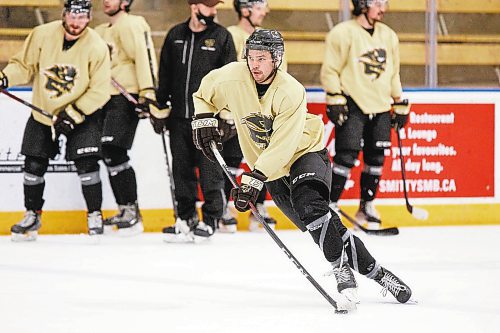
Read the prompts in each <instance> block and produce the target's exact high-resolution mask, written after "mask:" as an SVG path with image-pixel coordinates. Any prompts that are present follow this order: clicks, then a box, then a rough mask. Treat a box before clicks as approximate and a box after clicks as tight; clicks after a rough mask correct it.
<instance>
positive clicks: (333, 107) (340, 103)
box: [326, 93, 349, 126]
mask: <svg viewBox="0 0 500 333" xmlns="http://www.w3.org/2000/svg"><path fill="white" fill-rule="evenodd" d="M348 113H349V108H348V107H347V99H346V98H345V96H344V95H341V94H330V93H328V94H327V105H326V115H327V116H328V119H330V121H331V122H332V123H334V124H335V126H342V125H343V124H344V123H345V122H346V121H347V118H348Z"/></svg>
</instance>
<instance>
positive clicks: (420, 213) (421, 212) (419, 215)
mask: <svg viewBox="0 0 500 333" xmlns="http://www.w3.org/2000/svg"><path fill="white" fill-rule="evenodd" d="M396 135H397V137H398V147H399V158H400V160H401V178H402V179H403V193H404V196H405V202H406V210H408V212H409V213H410V214H412V215H413V217H415V218H416V219H419V220H427V218H428V216H429V213H428V212H427V211H426V210H425V209H422V208H418V207H413V205H411V204H410V200H409V199H408V191H407V190H406V170H405V159H404V156H403V143H402V142H401V134H399V127H396Z"/></svg>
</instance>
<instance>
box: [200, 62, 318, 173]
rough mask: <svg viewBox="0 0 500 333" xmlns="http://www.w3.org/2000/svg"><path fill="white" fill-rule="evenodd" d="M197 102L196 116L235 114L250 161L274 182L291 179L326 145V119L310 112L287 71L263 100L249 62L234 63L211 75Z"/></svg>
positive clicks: (300, 87) (208, 75)
mask: <svg viewBox="0 0 500 333" xmlns="http://www.w3.org/2000/svg"><path fill="white" fill-rule="evenodd" d="M193 100H194V106H195V114H200V113H207V112H211V113H215V114H217V113H219V112H221V111H229V112H231V114H232V115H233V118H234V119H235V124H236V129H237V131H238V140H239V143H240V146H241V150H242V152H243V156H244V157H245V160H246V162H247V163H248V164H249V166H250V167H251V168H255V169H258V170H260V171H261V172H263V173H264V174H265V175H266V176H267V177H268V179H269V180H275V179H278V178H280V177H283V176H286V175H289V173H290V166H291V165H292V164H293V163H294V162H295V161H296V160H297V159H298V158H299V157H300V156H302V155H303V154H305V153H308V152H314V151H319V150H321V149H323V148H324V147H325V145H324V143H323V131H324V129H323V121H322V120H321V118H319V117H318V116H315V115H312V114H310V113H308V112H307V106H306V92H305V89H304V87H303V86H302V85H301V84H300V83H299V82H298V81H297V80H295V79H294V78H293V77H292V76H291V75H289V74H288V73H286V72H284V71H278V73H277V74H276V77H275V78H274V80H273V82H272V83H271V85H270V86H269V88H268V90H267V92H266V93H265V95H264V96H262V98H260V99H259V97H258V95H257V89H256V86H255V81H254V79H253V77H252V75H251V74H250V72H249V70H248V68H247V65H246V63H243V62H233V63H230V64H227V65H226V66H224V67H221V68H219V69H215V70H213V71H211V72H210V73H209V74H207V75H206V76H205V77H204V78H203V80H202V81H201V85H200V88H199V89H198V91H197V92H196V93H194V94H193Z"/></svg>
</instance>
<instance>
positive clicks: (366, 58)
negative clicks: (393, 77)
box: [359, 49, 387, 80]
mask: <svg viewBox="0 0 500 333" xmlns="http://www.w3.org/2000/svg"><path fill="white" fill-rule="evenodd" d="M386 54H387V53H386V51H385V50H384V49H375V50H371V51H368V52H366V53H365V54H363V55H362V56H361V57H360V58H359V62H361V63H362V64H364V65H365V74H368V75H374V78H373V80H376V79H378V78H379V77H380V75H381V74H382V73H383V72H384V71H385V64H386V62H387V56H386Z"/></svg>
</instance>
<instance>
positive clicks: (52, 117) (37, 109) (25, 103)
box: [0, 89, 56, 141]
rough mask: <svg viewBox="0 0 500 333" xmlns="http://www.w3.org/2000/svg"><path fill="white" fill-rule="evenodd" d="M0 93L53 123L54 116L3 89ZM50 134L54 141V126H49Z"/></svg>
mask: <svg viewBox="0 0 500 333" xmlns="http://www.w3.org/2000/svg"><path fill="white" fill-rule="evenodd" d="M0 92H1V93H3V94H4V95H6V96H9V97H10V98H12V99H13V100H15V101H17V102H19V103H21V104H24V105H25V106H27V107H29V108H30V109H32V110H34V111H36V112H38V113H40V114H41V115H43V116H45V117H47V118H49V119H50V121H53V120H54V117H55V116H54V115H51V114H50V113H48V112H47V111H45V110H43V109H41V108H39V107H38V106H35V105H33V104H31V103H30V102H28V101H25V100H24V99H22V98H19V97H17V96H16V95H14V94H11V93H10V92H8V91H7V90H4V89H0ZM50 132H51V133H52V141H56V130H55V129H54V126H50Z"/></svg>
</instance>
